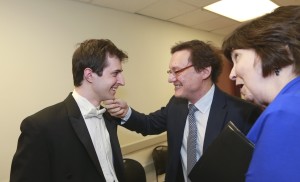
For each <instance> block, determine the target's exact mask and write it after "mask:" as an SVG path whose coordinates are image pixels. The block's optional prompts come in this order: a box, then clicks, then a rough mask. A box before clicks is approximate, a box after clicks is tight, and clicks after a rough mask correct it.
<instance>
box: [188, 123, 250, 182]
mask: <svg viewBox="0 0 300 182" xmlns="http://www.w3.org/2000/svg"><path fill="white" fill-rule="evenodd" d="M253 150H254V144H253V143H252V142H251V141H250V140H249V139H247V138H246V136H245V135H244V134H243V133H242V132H241V131H240V130H239V129H238V128H237V127H236V126H235V125H234V124H233V123H232V122H229V123H228V124H227V125H226V126H225V128H224V129H223V131H222V132H221V133H220V135H219V136H218V137H217V138H216V139H215V140H214V141H213V142H212V144H211V145H210V146H209V147H208V148H207V150H206V151H205V152H204V153H203V155H202V157H201V158H200V159H199V160H198V162H197V163H196V164H195V166H194V168H193V169H192V171H191V172H190V174H189V178H190V180H191V181H192V182H198V181H200V182H242V181H245V174H246V172H247V170H248V166H249V163H250V160H251V158H252V153H253Z"/></svg>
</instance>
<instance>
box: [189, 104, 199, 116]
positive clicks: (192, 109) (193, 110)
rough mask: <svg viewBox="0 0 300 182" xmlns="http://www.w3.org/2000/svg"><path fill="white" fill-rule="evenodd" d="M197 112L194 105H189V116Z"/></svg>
mask: <svg viewBox="0 0 300 182" xmlns="http://www.w3.org/2000/svg"><path fill="white" fill-rule="evenodd" d="M197 110H198V109H197V107H196V106H195V105H194V104H189V115H191V114H194V113H195V112H196V111H197Z"/></svg>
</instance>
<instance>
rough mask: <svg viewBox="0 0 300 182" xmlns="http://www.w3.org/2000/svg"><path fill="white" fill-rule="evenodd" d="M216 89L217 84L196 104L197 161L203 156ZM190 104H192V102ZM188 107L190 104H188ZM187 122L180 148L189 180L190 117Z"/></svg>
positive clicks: (185, 172) (185, 177) (184, 170)
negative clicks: (188, 140) (207, 126)
mask: <svg viewBox="0 0 300 182" xmlns="http://www.w3.org/2000/svg"><path fill="white" fill-rule="evenodd" d="M214 91H215V85H213V86H212V87H211V88H210V90H209V91H208V92H207V93H206V94H205V95H204V96H203V97H202V98H201V99H200V100H198V101H197V102H196V103H195V104H194V105H195V106H196V107H197V109H198V111H196V112H195V118H196V120H197V122H196V123H197V131H198V133H197V146H196V148H197V153H196V155H197V161H198V160H199V158H200V157H201V155H202V153H203V143H204V136H205V131H206V125H207V120H208V116H209V111H210V106H211V103H212V100H213V96H214ZM188 104H191V103H190V102H189V103H188ZM186 107H188V105H187V106H186ZM186 120H187V121H186V124H185V128H184V133H183V140H182V146H181V150H180V154H181V163H182V170H183V175H184V180H185V181H188V180H187V175H188V174H187V138H188V135H189V121H188V117H187V119H186Z"/></svg>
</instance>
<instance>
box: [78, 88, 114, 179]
mask: <svg viewBox="0 0 300 182" xmlns="http://www.w3.org/2000/svg"><path fill="white" fill-rule="evenodd" d="M72 96H73V97H74V99H75V101H76V102H77V104H78V106H79V109H80V112H81V114H82V116H83V118H84V121H85V124H86V126H87V128H88V131H89V134H90V136H91V139H92V142H93V145H94V148H95V150H96V153H97V156H98V160H99V163H100V165H101V169H102V172H103V174H104V177H105V179H106V181H107V182H118V179H117V177H116V173H115V170H114V165H113V156H112V149H111V144H110V138H109V133H108V131H107V128H106V125H105V121H104V118H103V117H102V116H101V117H100V118H98V117H91V118H85V117H86V116H87V114H88V112H89V111H90V110H92V109H98V110H99V107H97V108H95V106H94V105H93V104H91V103H90V102H89V101H88V100H87V99H86V98H84V97H82V96H80V95H79V94H78V93H77V92H76V91H75V90H74V91H73V93H72Z"/></svg>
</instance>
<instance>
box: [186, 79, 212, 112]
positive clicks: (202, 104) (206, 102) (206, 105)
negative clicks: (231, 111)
mask: <svg viewBox="0 0 300 182" xmlns="http://www.w3.org/2000/svg"><path fill="white" fill-rule="evenodd" d="M214 92H215V85H214V84H213V85H212V86H211V88H210V89H209V91H208V92H207V93H206V94H205V95H204V96H203V97H201V98H200V99H199V100H198V101H197V102H196V103H195V104H194V105H195V106H196V107H197V109H198V110H199V111H200V112H201V113H206V112H207V111H208V110H209V109H210V106H211V102H212V100H213V97H214ZM189 104H191V102H189Z"/></svg>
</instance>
